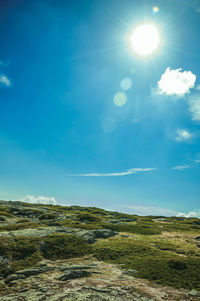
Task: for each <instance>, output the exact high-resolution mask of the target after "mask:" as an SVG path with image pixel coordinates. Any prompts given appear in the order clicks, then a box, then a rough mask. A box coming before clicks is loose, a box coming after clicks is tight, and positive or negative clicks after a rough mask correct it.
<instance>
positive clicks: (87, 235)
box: [76, 229, 118, 243]
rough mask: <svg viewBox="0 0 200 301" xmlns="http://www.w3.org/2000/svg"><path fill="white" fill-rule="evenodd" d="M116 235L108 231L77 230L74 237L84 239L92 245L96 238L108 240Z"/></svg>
mask: <svg viewBox="0 0 200 301" xmlns="http://www.w3.org/2000/svg"><path fill="white" fill-rule="evenodd" d="M116 234H118V232H115V231H113V230H110V229H98V230H79V231H78V232H77V233H76V235H78V236H80V237H82V238H83V239H85V240H86V241H87V242H88V243H94V242H95V241H96V239H97V238H104V239H105V238H109V237H112V236H114V235H116Z"/></svg>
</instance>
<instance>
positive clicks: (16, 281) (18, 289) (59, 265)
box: [0, 257, 199, 301]
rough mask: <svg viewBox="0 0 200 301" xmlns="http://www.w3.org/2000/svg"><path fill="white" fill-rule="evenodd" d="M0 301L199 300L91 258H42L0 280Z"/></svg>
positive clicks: (184, 291)
mask: <svg viewBox="0 0 200 301" xmlns="http://www.w3.org/2000/svg"><path fill="white" fill-rule="evenodd" d="M0 285H1V289H2V290H1V295H2V296H1V297H0V301H22V300H23V301H39V300H49V301H61V300H66V301H68V300H69V301H70V300H81V301H82V300H84V301H86V300H99V301H100V300H102V301H103V300H109V301H111V300H112V301H115V300H116V301H127V300H130V301H153V300H170V301H172V300H174V301H175V300H179V301H184V300H199V298H198V297H195V296H192V294H195V293H197V292H195V291H190V292H189V291H188V290H185V289H181V290H180V289H179V290H176V289H172V288H169V287H161V286H158V285H152V283H150V282H148V281H147V280H141V279H137V278H134V277H133V276H132V275H129V271H122V270H121V269H120V268H119V267H118V266H116V265H114V264H107V263H104V262H100V261H96V260H94V259H93V258H91V257H84V258H76V259H73V260H57V261H47V260H46V261H42V262H39V263H38V264H37V266H36V267H34V268H28V269H24V270H21V271H18V272H17V273H15V274H12V275H10V276H8V277H7V279H6V281H5V283H4V282H3V281H2V280H1V283H0Z"/></svg>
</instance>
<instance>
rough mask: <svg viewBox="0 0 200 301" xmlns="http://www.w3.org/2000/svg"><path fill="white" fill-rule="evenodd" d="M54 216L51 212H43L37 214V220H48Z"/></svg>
mask: <svg viewBox="0 0 200 301" xmlns="http://www.w3.org/2000/svg"><path fill="white" fill-rule="evenodd" d="M55 218H56V215H55V214H53V213H44V214H41V215H40V216H39V220H41V221H42V220H45V219H47V220H49V219H55Z"/></svg>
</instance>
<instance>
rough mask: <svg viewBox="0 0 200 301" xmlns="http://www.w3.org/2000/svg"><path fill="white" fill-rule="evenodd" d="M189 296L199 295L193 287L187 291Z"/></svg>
mask: <svg viewBox="0 0 200 301" xmlns="http://www.w3.org/2000/svg"><path fill="white" fill-rule="evenodd" d="M188 295H189V296H194V297H198V296H200V295H199V292H198V291H197V290H195V289H193V290H191V291H190V292H189V293H188Z"/></svg>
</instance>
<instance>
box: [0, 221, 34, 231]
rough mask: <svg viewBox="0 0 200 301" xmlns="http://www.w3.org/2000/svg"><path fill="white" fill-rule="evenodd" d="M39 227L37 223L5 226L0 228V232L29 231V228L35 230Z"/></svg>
mask: <svg viewBox="0 0 200 301" xmlns="http://www.w3.org/2000/svg"><path fill="white" fill-rule="evenodd" d="M37 227H40V225H39V224H37V223H31V222H30V223H20V224H17V223H16V224H10V225H6V226H1V227H0V232H2V231H14V230H22V229H29V228H37Z"/></svg>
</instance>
